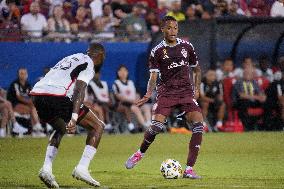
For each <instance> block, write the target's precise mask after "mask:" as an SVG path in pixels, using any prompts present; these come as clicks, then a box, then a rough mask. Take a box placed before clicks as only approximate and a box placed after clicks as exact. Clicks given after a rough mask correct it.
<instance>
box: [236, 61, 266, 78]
mask: <svg viewBox="0 0 284 189" xmlns="http://www.w3.org/2000/svg"><path fill="white" fill-rule="evenodd" d="M246 67H253V69H254V74H255V76H260V75H261V71H260V70H259V69H258V68H255V65H254V63H253V60H252V58H251V57H245V58H244V59H243V62H242V67H240V68H236V69H235V70H234V76H235V77H237V78H242V77H243V70H244V69H245V68H246Z"/></svg>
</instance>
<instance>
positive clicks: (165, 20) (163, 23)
mask: <svg viewBox="0 0 284 189" xmlns="http://www.w3.org/2000/svg"><path fill="white" fill-rule="evenodd" d="M167 21H175V22H177V20H176V19H175V18H174V17H172V16H164V18H163V19H162V20H161V27H164V25H165V24H166V22H167Z"/></svg>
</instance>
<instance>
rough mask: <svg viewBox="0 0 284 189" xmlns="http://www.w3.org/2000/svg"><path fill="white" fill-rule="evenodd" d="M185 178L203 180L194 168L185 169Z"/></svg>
mask: <svg viewBox="0 0 284 189" xmlns="http://www.w3.org/2000/svg"><path fill="white" fill-rule="evenodd" d="M183 178H190V179H201V176H198V175H197V174H196V173H195V172H194V171H193V169H192V168H189V169H185V171H184V173H183Z"/></svg>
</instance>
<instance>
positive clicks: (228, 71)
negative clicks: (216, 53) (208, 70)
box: [216, 58, 234, 81]
mask: <svg viewBox="0 0 284 189" xmlns="http://www.w3.org/2000/svg"><path fill="white" fill-rule="evenodd" d="M233 71H234V63H233V59H231V58H226V59H225V61H224V63H223V64H222V67H221V69H217V70H216V77H217V81H222V80H223V79H224V78H226V77H234V73H233Z"/></svg>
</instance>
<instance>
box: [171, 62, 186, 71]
mask: <svg viewBox="0 0 284 189" xmlns="http://www.w3.org/2000/svg"><path fill="white" fill-rule="evenodd" d="M180 66H189V62H187V61H184V60H182V61H180V62H173V63H171V65H169V66H168V70H170V69H172V68H177V67H180Z"/></svg>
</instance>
